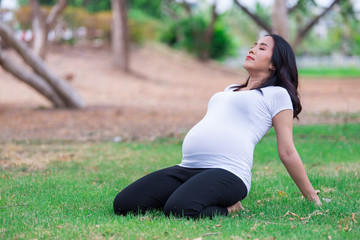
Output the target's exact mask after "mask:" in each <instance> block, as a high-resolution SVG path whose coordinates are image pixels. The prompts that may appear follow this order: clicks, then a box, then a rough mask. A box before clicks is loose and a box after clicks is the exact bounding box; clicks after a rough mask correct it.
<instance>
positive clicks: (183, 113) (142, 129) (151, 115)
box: [0, 45, 360, 141]
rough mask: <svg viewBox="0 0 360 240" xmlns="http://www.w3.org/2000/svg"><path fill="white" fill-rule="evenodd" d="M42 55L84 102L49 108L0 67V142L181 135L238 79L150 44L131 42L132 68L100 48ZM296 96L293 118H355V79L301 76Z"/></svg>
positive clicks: (359, 87)
mask: <svg viewBox="0 0 360 240" xmlns="http://www.w3.org/2000/svg"><path fill="white" fill-rule="evenodd" d="M47 62H48V64H49V66H50V68H51V69H53V70H54V71H55V72H56V73H57V74H59V75H60V76H62V77H64V78H65V77H66V78H68V79H70V80H69V81H70V84H71V85H73V86H74V87H75V88H76V89H77V90H78V91H79V93H80V95H81V96H82V97H83V98H84V100H85V102H86V103H87V105H88V107H87V108H86V109H84V110H79V111H74V110H54V109H52V108H51V106H50V105H49V103H48V102H47V101H46V100H45V99H44V98H42V97H41V96H40V95H38V94H37V93H36V92H34V91H33V90H32V89H30V88H29V87H27V86H26V85H24V84H23V83H21V82H19V81H18V80H16V79H14V78H13V77H12V76H10V75H9V74H7V73H5V72H4V71H3V70H2V69H0V83H1V87H0V141H9V140H14V139H15V140H23V139H38V138H42V139H75V140H84V141H88V140H104V139H105V140H106V139H109V140H110V139H113V138H114V137H116V136H120V137H121V138H123V139H131V140H137V139H154V138H156V137H159V136H171V135H183V134H184V133H185V132H186V131H187V130H188V129H189V128H190V127H191V126H192V125H193V124H195V123H196V122H197V121H199V120H200V119H201V117H202V116H203V115H204V113H205V111H206V106H207V102H208V100H209V98H210V97H211V95H212V94H213V93H215V92H217V91H221V90H222V89H224V88H225V87H226V86H228V85H229V84H231V83H237V82H239V81H243V80H244V79H245V78H246V75H245V74H244V73H242V72H240V71H235V70H231V69H228V68H225V67H222V66H220V65H218V64H216V63H214V62H211V63H206V64H204V63H200V62H198V61H196V60H194V59H192V58H190V57H189V56H187V55H185V54H183V53H180V52H174V51H172V50H169V49H167V48H165V47H162V46H154V45H151V46H149V45H148V46H144V47H142V48H138V49H133V51H132V54H131V69H132V71H133V73H132V74H125V73H123V72H121V71H119V70H116V69H114V67H113V65H112V56H111V52H110V51H109V50H106V49H105V50H104V49H89V48H66V47H61V48H60V47H58V48H53V49H52V51H51V52H50V54H49V56H48V59H47ZM301 96H302V101H303V109H304V111H303V112H302V113H301V115H300V122H299V123H297V124H309V123H311V124H314V123H338V122H343V121H355V122H360V116H359V115H360V114H359V112H360V79H331V80H327V79H320V80H316V79H302V80H301Z"/></svg>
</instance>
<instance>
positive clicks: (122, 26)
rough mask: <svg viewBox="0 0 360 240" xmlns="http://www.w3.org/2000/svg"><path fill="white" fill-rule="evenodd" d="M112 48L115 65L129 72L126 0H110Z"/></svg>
mask: <svg viewBox="0 0 360 240" xmlns="http://www.w3.org/2000/svg"><path fill="white" fill-rule="evenodd" d="M111 7H112V16H113V25H112V48H113V51H114V62H115V66H116V67H118V68H120V69H122V70H123V71H126V72H129V33H128V25H127V13H126V0H112V1H111Z"/></svg>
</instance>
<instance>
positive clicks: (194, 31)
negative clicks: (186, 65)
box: [161, 15, 236, 59]
mask: <svg viewBox="0 0 360 240" xmlns="http://www.w3.org/2000/svg"><path fill="white" fill-rule="evenodd" d="M208 24H209V23H208V21H206V19H205V17H204V16H202V15H196V16H193V17H188V18H184V19H182V20H180V21H174V22H172V24H170V26H169V27H168V29H167V31H165V32H164V34H163V36H162V38H161V40H162V41H163V42H164V43H166V44H168V45H169V46H171V47H174V48H178V49H185V50H187V51H188V52H190V53H193V54H194V55H195V56H197V57H200V56H201V54H202V52H203V51H204V48H205V47H206V46H205V45H204V44H203V43H204V37H205V32H206V30H207V27H208ZM235 49H236V47H235V43H234V42H233V41H232V37H231V35H230V33H229V30H228V29H227V25H226V24H224V22H223V20H222V18H221V17H218V20H217V21H216V24H215V26H214V32H213V38H212V41H211V43H210V57H211V58H213V59H223V58H225V57H226V56H229V55H233V54H234V53H235Z"/></svg>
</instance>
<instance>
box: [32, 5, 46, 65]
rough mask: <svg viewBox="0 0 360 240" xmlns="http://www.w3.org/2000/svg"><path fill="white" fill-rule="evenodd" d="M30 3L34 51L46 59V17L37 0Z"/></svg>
mask: <svg viewBox="0 0 360 240" xmlns="http://www.w3.org/2000/svg"><path fill="white" fill-rule="evenodd" d="M29 3H30V5H31V11H32V32H33V42H32V44H33V51H34V53H35V54H36V55H38V56H40V57H41V58H42V59H44V58H45V52H46V45H47V29H46V25H45V17H44V15H43V13H42V12H41V9H40V7H39V4H38V1H37V0H30V1H29Z"/></svg>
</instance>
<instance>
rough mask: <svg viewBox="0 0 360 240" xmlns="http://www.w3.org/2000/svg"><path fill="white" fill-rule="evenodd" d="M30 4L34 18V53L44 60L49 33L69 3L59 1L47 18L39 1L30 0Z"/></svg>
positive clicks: (62, 0)
mask: <svg viewBox="0 0 360 240" xmlns="http://www.w3.org/2000/svg"><path fill="white" fill-rule="evenodd" d="M29 4H30V6H31V10H32V18H33V22H32V29H33V34H34V40H33V51H34V53H35V54H36V55H38V56H40V57H41V58H42V59H44V58H45V55H46V51H47V45H48V34H49V31H50V30H51V29H52V28H54V26H55V24H56V20H57V19H58V17H59V16H60V15H61V13H62V12H63V10H64V9H65V7H66V5H67V3H66V0H58V1H57V3H56V4H55V6H54V7H53V8H52V9H51V11H50V13H49V15H48V16H47V17H46V18H45V16H44V13H43V12H42V11H41V9H40V6H39V3H38V0H29Z"/></svg>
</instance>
